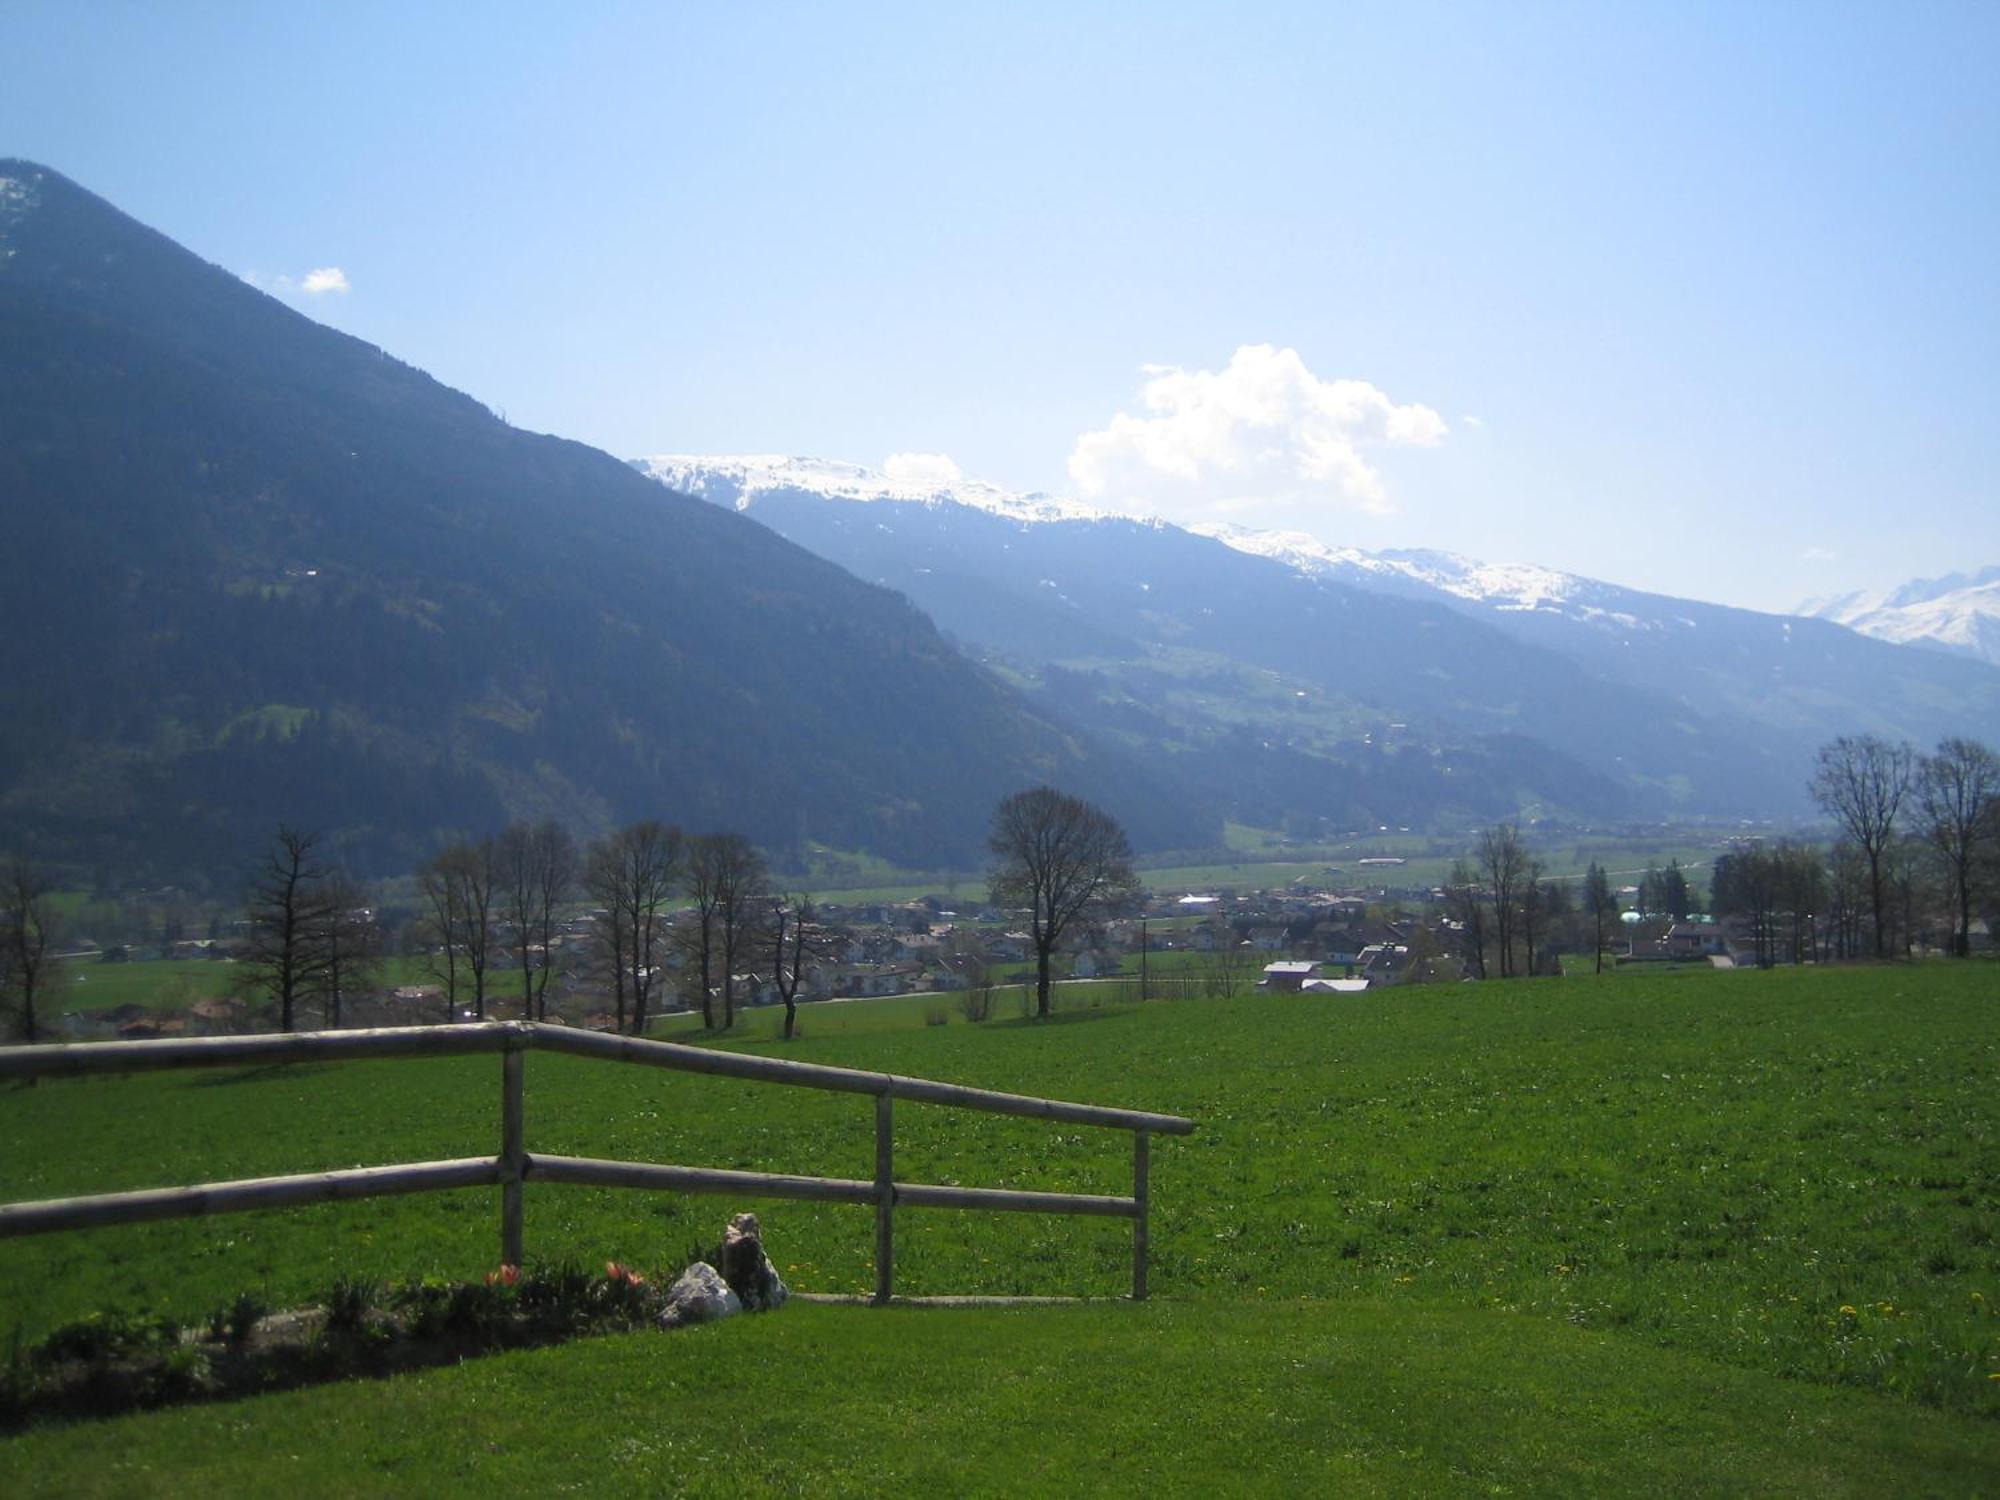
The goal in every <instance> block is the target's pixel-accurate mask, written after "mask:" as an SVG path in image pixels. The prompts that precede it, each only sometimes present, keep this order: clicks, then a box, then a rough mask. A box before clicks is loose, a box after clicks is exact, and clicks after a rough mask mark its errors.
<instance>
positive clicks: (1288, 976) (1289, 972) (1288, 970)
mask: <svg viewBox="0 0 2000 1500" xmlns="http://www.w3.org/2000/svg"><path fill="white" fill-rule="evenodd" d="M1318 973H1319V965H1318V964H1316V963H1314V962H1313V961H1312V960H1311V959H1304V958H1302V959H1282V960H1280V961H1279V962H1277V963H1274V964H1266V965H1264V977H1263V978H1262V979H1260V980H1258V981H1257V988H1258V989H1260V990H1299V989H1303V988H1304V987H1305V982H1306V981H1307V980H1308V979H1311V978H1313V977H1314V976H1315V975H1317V974H1318Z"/></svg>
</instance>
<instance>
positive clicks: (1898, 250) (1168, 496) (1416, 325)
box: [0, 0, 2000, 608]
mask: <svg viewBox="0 0 2000 1500" xmlns="http://www.w3.org/2000/svg"><path fill="white" fill-rule="evenodd" d="M0 56H4V57H6V58H7V59H8V65H7V73H8V82H7V85H6V87H5V88H4V90H0V154H9V153H11V154H18V155H24V156H28V157H32V158H34V159H36V160H39V161H41V162H43V163H45V164H47V165H49V166H52V167H55V168H56V169H58V170H60V171H62V172H65V173H67V174H68V175H70V176H72V177H74V178H76V179H77V180H78V181H80V182H82V183H83V184H84V185H85V186H87V187H89V188H91V189H92V190H94V191H96V192H98V193H101V194H103V195H104V196H105V197H107V198H109V199H110V200H111V201H113V202H114V203H116V204H118V205H119V206H120V207H122V208H124V209H126V210H127V211H128V212H130V213H132V214H134V215H135V216H136V217H138V218H140V219H142V220H144V221H146V222H147V223H149V224H152V225H153V226H155V227H157V228H159V229H161V230H163V231H164V232H166V233H168V234H170V235H172V236H173V237H174V238H176V239H178V240H180V241H181V242H182V243H183V244H186V245H188V246H189V247H191V248H192V249H194V250H196V251H197V252H199V253H200V254H202V255H204V256H206V257H207V258H209V259H211V260H214V261H216V262H218V263H220V264H222V265H225V266H227V267H229V268H230V269H231V270H234V271H237V272H239V273H241V274H244V275H246V276H252V277H254V278H256V279H257V280H258V282H259V284H260V285H263V286H265V287H266V288H267V289H269V290H271V291H272V293H273V294H274V295H278V296H281V297H283V298H285V299H286V300H287V301H289V302H291V303H292V304H293V305H295V306H298V307H300V308H301V309H303V310H305V311H307V312H309V313H310V314H311V315H312V316H314V317H318V318H321V319H323V320H324V321H326V322H329V323H332V324H334V325H336V326H338V327H341V328H344V329H346V330H348V331H349V332H352V333H355V334H357V335H360V336H361V337H364V338H367V339H370V340H372V341H374V342H377V343H380V344H382V345H384V346H385V347H387V348H389V349H391V350H392V351H394V352H395V353H397V354H398V355H400V356H402V357H403V358H405V359H408V360H410V361H411V362H413V363H416V364H418V365H421V366H423V367H424V368H426V369H429V370H430V371H432V372H433V373H435V374H436V375H438V376H439V377H440V378H441V379H443V380H446V381H448V382H449V383H451V384H453V385H457V386H461V387H463V388H464V389H466V390H469V391H471V392H472V393H473V394H474V395H476V396H478V397H480V398H481V399H482V400H484V401H486V402H487V403H488V404H489V405H491V406H494V407H496V408H497V409H500V410H502V411H504V412H505V414H506V415H507V417H508V418H509V419H510V420H511V421H513V422H515V423H517V424H519V425H521V426H525V427H531V428H536V429H540V430H547V431H553V432H559V433H562V434H565V435H567V436H572V437H576V438H580V439H582V440H584V441H587V442H591V443H595V444H598V445H600V446H602V447H604V448H607V449H609V450H611V451H612V452H614V453H617V454H619V455H620V456H627V457H629V456H634V455H638V454H647V453H661V452H718V453H720V452H742V451H750V452H787V453H803V454H813V455H817V456H821V457H829V458H845V459H851V460H854V461H857V462H863V463H873V464H880V463H881V462H882V461H883V460H884V459H885V457H886V456H887V455H889V454H892V453H912V452H914V453H924V454H942V455H948V456H949V458H950V459H951V461H952V462H954V463H955V464H956V465H957V466H958V468H959V469H960V470H962V471H963V472H964V473H966V474H968V475H971V476H974V477H978V478H982V479H988V480H991V481H993V482H995V483H999V484H1004V485H1008V486H1010V487H1015V488H1022V489H1028V488H1041V489H1049V490H1055V491H1059V492H1064V493H1076V492H1078V491H1080V490H1082V491H1085V492H1087V493H1089V495H1090V497H1091V498H1093V499H1095V500H1096V501H1097V502H1098V503H1100V504H1107V505H1115V506H1127V507H1131V508H1134V509H1138V510H1148V509H1151V510H1158V511H1160V512H1162V513H1166V514H1170V515H1173V516H1175V517H1177V518H1191V517H1195V516H1202V515H1215V516H1223V515H1226V516H1228V517H1229V518H1232V519H1236V520H1239V521H1244V522H1247V523H1250V524H1260V525H1285V526H1297V527H1302V528H1304V529H1308V530H1311V531H1314V532H1316V533H1317V534H1319V535H1321V536H1322V537H1324V538H1326V539H1327V540H1329V541H1333V542H1339V543H1353V544H1356V545H1360V546H1366V547H1371V548H1375V547H1390V546H1434V547H1448V548H1452V549H1455V550H1459V551H1463V552H1467V553H1470V554H1472V555H1474V556H1477V557H1482V558H1486V559H1488V560H1492V561H1515V560H1519V561H1534V562H1541V563H1546V564H1549V565H1552V566H1557V567H1563V568H1569V569H1572V570H1575V571H1579V572H1584V573H1589V574H1592V575H1595V576H1599V577H1604V578H1609V579H1612V580H1615V581H1618V582H1622V583H1628V584H1633V585H1636V586H1640V587H1646V588H1654V589H1659V590H1662V591H1665V592H1670V593H1680V594H1688V595H1693V596H1697V597H1702V598H1710V599H1717V600H1721V601H1724V602H1728V603H1738V604H1745V605H1751V606H1755V607H1765V608H1784V607H1788V606H1790V605H1792V604H1794V603H1795V602H1797V600H1798V599H1799V598H1801V597H1802V596H1804V595H1807V594H1811V593H1819V592H1831V591H1833V590H1836V589H1844V588H1853V587H1865V586H1885V585H1889V584H1892V583H1895V582H1898V581H1900V580H1902V579H1904V578H1906V577H1910V576H1913V575H1929V574H1937V573H1943V572H1947V571H1951V570H1954V569H1958V568H1964V567H1967V566H1973V565H1978V564H1983V563H1987V562H1994V561H2000V503H1996V502H2000V490H1997V489H1996V484H1995V478H1994V476H1995V474H1996V472H2000V415H1996V395H2000V378H1996V377H2000V271H1996V267H2000V89H1996V88H1995V87H1994V85H1993V79H1994V78H1995V77H1996V76H2000V5H1994V4H1991V3H1973V4H1962V5H1953V4H1909V3H1903V4H1895V5H1881V6H1872V7H1842V6H1837V5H1827V4H1810V5H1796V6H1794V5H1783V4H1768V3H1766V4H1733V5H1726V6H1713V7H1711V6H1703V5H1693V4H1680V5H1672V6H1647V5H1637V4H1618V5H1571V4H1562V5H1556V4H1547V5H1522V4H1508V5H1501V4H1491V5H1484V4H1482V5H1470V4H1453V5H1423V4H1396V5H1384V6H1372V5H1339V6H1332V5H1302V6H1279V5H1272V6H1248V5H1233V6H1223V5H1215V6H1175V5H1162V4H1149V5H1143V6H1141V5H1134V6H1073V5H1051V6H1046V7H1040V6H1031V5H1024V6H1013V7H1006V8H1004V9H1003V8H992V9H988V8H984V7H971V6H962V7H961V6H939V5H936V4H929V5H917V6H907V7H903V6H874V5H869V6H835V5H819V6H790V5H781V4H770V5H760V6H755V7H729V6H715V5H702V6H688V7H672V6H660V5H647V6H631V7H626V6H618V5H608V4H588V3H580V4H568V5H545V6H520V5H506V4H490V3H489V4H479V5H472V4H460V5H444V4H432V5H395V6H370V5H365V4H339V5H324V6H312V5H302V4H290V3H288V4H283V5H279V4H267V5H248V4H238V5H199V4H193V3H176V4H172V5H120V4H111V3H90V4H79V3H76V0H68V3H62V4H42V3H37V0H0ZM334 269H337V270H338V271H339V273H340V278H339V281H338V283H336V282H335V278H334V277H332V276H331V275H322V276H321V277H320V278H319V279H318V282H317V283H316V285H318V286H319V287H320V288H321V289H319V290H315V291H308V290H307V280H308V277H309V276H310V275H311V273H313V272H314V271H321V272H330V271H332V270H334ZM343 287H344V289H342V288H343Z"/></svg>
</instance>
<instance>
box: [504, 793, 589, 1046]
mask: <svg viewBox="0 0 2000 1500" xmlns="http://www.w3.org/2000/svg"><path fill="white" fill-rule="evenodd" d="M495 863H496V864H497V866H498V868H499V884H500V908H501V911H502V912H503V913H504V914H505V917H506V920H507V924H508V926H509V928H510V929H511V930H512V932H513V939H514V957H515V960H516V962H518V963H519V964H520V966H521V1011H522V1014H523V1015H525V1016H527V1017H528V1019H530V1020H534V1021H545V1020H547V1019H548V1010H549V999H548V996H549V977H550V976H551V975H552V974H553V973H554V972H555V967H554V964H553V963H552V962H551V959H550V955H551V953H552V952H553V950H554V948H555V941H556V926H557V921H558V916H557V914H558V913H559V912H560V910H561V909H562V907H563V906H564V905H565V904H566V903H568V902H569V901H570V900H571V899H573V897H574V895H575V890H576V878H577V852H576V840H575V839H573V838H571V837H570V834H569V830H568V829H566V828H564V827H563V826H562V825H561V824H560V823H557V822H556V821H555V820H554V819H552V818H551V819H544V820H543V821H542V822H540V823H510V824H508V825H507V827H506V828H504V829H503V830H501V833H500V837H499V840H498V841H497V844H496V846H495Z"/></svg>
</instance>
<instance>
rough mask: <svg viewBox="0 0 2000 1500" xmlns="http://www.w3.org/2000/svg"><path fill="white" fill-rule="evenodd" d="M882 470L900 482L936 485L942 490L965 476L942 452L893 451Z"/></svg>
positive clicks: (884, 462) (885, 460)
mask: <svg viewBox="0 0 2000 1500" xmlns="http://www.w3.org/2000/svg"><path fill="white" fill-rule="evenodd" d="M882 472H883V473H884V474H886V475H888V476H889V478H891V479H893V480H894V481H895V482H896V483H898V484H923V485H935V486H936V487H937V488H938V489H941V490H942V489H949V488H950V487H951V486H953V485H955V484H957V483H958V482H959V481H960V480H961V479H963V478H964V477H965V476H964V475H963V474H961V473H959V471H958V465H957V464H955V463H953V462H952V461H951V459H950V458H948V457H947V456H946V455H944V454H942V453H891V454H890V455H889V456H888V458H886V459H884V460H883V462H882Z"/></svg>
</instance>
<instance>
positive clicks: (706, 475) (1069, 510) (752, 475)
mask: <svg viewBox="0 0 2000 1500" xmlns="http://www.w3.org/2000/svg"><path fill="white" fill-rule="evenodd" d="M632 466H633V467H634V468H636V469H637V470H638V471H639V472H640V473H642V474H645V475H647V476H648V477H650V478H653V479H657V480H659V481H660V483H662V484H664V485H666V486H667V487H668V488H669V489H675V490H679V491H681V492H682V493H683V494H689V495H695V496H698V497H699V498H701V499H704V500H708V501H712V502H713V503H715V504H717V505H727V506H731V507H733V508H734V509H736V510H748V509H750V507H751V506H752V505H753V504H755V503H756V500H757V497H758V496H759V495H762V494H767V493H770V492H773V491H778V490H803V491H804V492H805V493H807V494H811V495H823V496H825V497H826V498H828V499H830V500H853V501H876V500H891V501H900V502H902V503H904V504H917V505H949V504H958V505H965V506H970V507H971V508H973V509H975V510H983V511H990V512H991V513H993V514H994V515H998V516H1005V517H1007V518H1008V519H1010V520H1015V521H1022V522H1040V521H1101V520H1106V519H1110V518H1111V517H1112V516H1113V515H1114V513H1113V512H1111V511H1105V510H1099V509H1097V508H1095V507H1094V506H1088V505H1084V504H1081V503H1080V502H1078V501H1075V500H1066V499H1063V498H1061V497H1060V496H1056V495H1047V494H1043V493H1041V492H1039V491H1037V492H1034V493H1031V494H1021V493H1018V492H1016V491H1013V490H1003V489H1001V488H1000V487H999V486H998V485H994V484H987V483H985V482H983V481H981V480H977V479H965V478H955V479H951V480H949V482H945V480H944V476H943V475H942V474H941V473H939V472H935V471H933V472H925V471H924V466H921V465H904V466H900V467H902V468H903V469H904V470H905V472H903V473H901V474H897V475H890V474H885V473H883V472H881V471H880V470H878V469H871V468H868V467H866V466H865V465H862V464H851V463H843V462H840V461H839V460H837V459H827V458H799V457H789V456H786V455H783V454H731V455H719V456H713V457H711V456H703V455H699V454H672V453H667V454H659V455H657V456H655V457H652V458H641V459H634V460H633V464H632ZM939 467H940V468H941V467H942V466H941V465H940V466H939Z"/></svg>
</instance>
